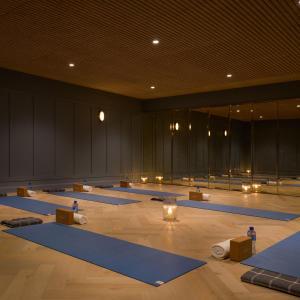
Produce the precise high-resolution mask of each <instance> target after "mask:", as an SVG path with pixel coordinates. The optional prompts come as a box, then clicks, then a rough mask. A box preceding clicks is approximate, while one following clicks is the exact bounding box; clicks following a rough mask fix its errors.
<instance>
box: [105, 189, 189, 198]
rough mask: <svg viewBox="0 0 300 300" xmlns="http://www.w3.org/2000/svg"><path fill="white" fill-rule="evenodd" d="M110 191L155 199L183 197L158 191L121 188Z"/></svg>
mask: <svg viewBox="0 0 300 300" xmlns="http://www.w3.org/2000/svg"><path fill="white" fill-rule="evenodd" d="M110 190H114V191H118V192H126V193H132V194H141V195H150V196H157V197H181V196H184V195H182V194H176V193H169V192H160V191H153V190H144V189H133V188H123V187H113V188H111V189H110Z"/></svg>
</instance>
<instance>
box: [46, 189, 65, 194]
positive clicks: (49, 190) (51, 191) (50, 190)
mask: <svg viewBox="0 0 300 300" xmlns="http://www.w3.org/2000/svg"><path fill="white" fill-rule="evenodd" d="M65 191H66V189H63V188H51V189H43V192H44V193H57V192H65Z"/></svg>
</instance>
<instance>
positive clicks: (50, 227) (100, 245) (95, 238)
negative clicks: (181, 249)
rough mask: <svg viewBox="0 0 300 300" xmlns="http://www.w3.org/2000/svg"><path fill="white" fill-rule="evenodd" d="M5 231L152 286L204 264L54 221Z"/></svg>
mask: <svg viewBox="0 0 300 300" xmlns="http://www.w3.org/2000/svg"><path fill="white" fill-rule="evenodd" d="M5 232H7V233H10V234H13V235H15V236H18V237H21V238H23V239H26V240H29V241H32V242H34V243H37V244H40V245H43V246H45V247H48V248H51V249H54V250H57V251H59V252H62V253H65V254H68V255H71V256H73V257H76V258H79V259H82V260H85V261H87V262H90V263H92V264H95V265H97V266H100V267H103V268H106V269H109V270H111V271H114V272H117V273H120V274H123V275H125V276H128V277H131V278H135V279H137V280H140V281H143V282H145V283H148V284H151V285H154V286H159V285H161V284H163V283H166V282H168V281H170V280H172V279H174V278H176V277H179V276H181V275H183V274H185V273H187V272H189V271H191V270H193V269H196V268H198V267H201V266H203V265H204V264H205V262H203V261H200V260H196V259H192V258H188V257H185V256H180V255H176V254H172V253H168V252H165V251H160V250H157V249H153V248H149V247H145V246H142V245H138V244H134V243H130V242H127V241H124V240H119V239H116V238H112V237H109V236H105V235H102V234H97V233H93V232H90V231H86V230H82V229H78V228H75V227H71V226H67V225H62V224H57V223H44V224H41V225H34V226H26V227H19V228H14V229H8V230H5Z"/></svg>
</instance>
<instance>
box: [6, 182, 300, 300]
mask: <svg viewBox="0 0 300 300" xmlns="http://www.w3.org/2000/svg"><path fill="white" fill-rule="evenodd" d="M146 188H151V189H158V190H159V189H163V190H166V191H174V192H180V193H185V194H187V193H188V191H189V190H190V188H188V187H179V186H159V185H148V186H147V187H146ZM94 192H95V193H101V194H106V195H115V196H120V197H124V198H126V197H129V196H130V198H132V199H138V200H142V202H141V203H137V204H131V205H125V206H113V205H106V204H101V203H95V202H88V201H80V207H81V208H83V209H84V214H85V215H87V216H88V219H89V223H88V224H86V225H83V226H81V228H82V229H85V230H90V231H94V232H99V233H103V234H106V235H110V236H113V237H118V238H121V239H125V240H128V241H131V242H135V243H139V244H143V245H146V246H151V247H154V248H158V249H162V250H166V251H170V252H173V253H177V254H182V255H186V256H189V257H193V258H198V259H201V260H205V261H206V262H208V264H207V265H205V266H204V267H202V268H199V269H196V270H194V271H192V272H190V273H188V274H185V275H184V276H181V277H180V278H177V279H175V280H173V281H171V282H169V283H167V284H165V285H163V286H160V287H158V288H156V287H152V286H150V285H147V284H144V283H142V282H139V281H137V280H134V279H131V278H128V277H126V276H123V275H120V274H117V273H114V272H112V271H109V270H106V269H103V268H100V267H97V266H94V265H92V264H89V263H86V262H84V261H81V260H79V259H75V258H72V257H70V256H67V255H65V254H62V253H59V252H56V251H53V250H50V249H48V248H45V247H43V246H39V245H36V244H34V243H31V242H28V241H25V240H23V239H20V238H17V237H14V236H11V235H8V234H6V233H4V232H2V231H0V299H1V300H39V299H43V300H71V299H72V300H77V299H78V300H79V299H80V300H95V299H105V300H117V299H118V300H127V299H128V300H150V299H151V300H152V299H155V300H156V299H157V300H160V299H161V300H169V299H172V300H183V299H189V300H201V299H205V300H210V299H224V300H225V299H230V300H235V299H245V300H246V299H247V300H252V299H255V300H258V299H259V300H267V299H272V300H284V299H292V298H293V296H289V295H285V294H283V293H279V292H276V291H272V290H269V289H266V288H261V287H256V286H253V285H249V284H244V283H242V282H241V281H240V276H241V275H242V274H243V273H244V272H246V271H247V270H249V269H250V268H249V267H246V266H243V265H241V264H239V263H235V262H231V261H229V260H226V261H217V260H215V259H213V258H212V257H211V255H210V246H211V245H212V244H213V243H216V242H219V241H222V240H225V239H228V238H232V237H235V236H239V235H244V234H245V232H246V230H247V227H248V226H249V225H254V226H255V228H256V231H257V236H258V241H257V250H258V251H261V250H263V249H265V248H266V247H269V246H271V245H272V244H274V243H276V242H277V241H279V240H281V239H283V238H285V237H287V236H289V235H291V234H293V233H294V232H296V231H299V230H300V219H298V220H294V221H290V222H282V221H274V220H268V219H261V218H254V217H247V216H240V215H233V214H226V213H222V212H213V211H206V210H197V209H190V208H184V207H180V208H179V212H178V214H179V215H178V217H179V221H178V222H176V223H174V224H168V223H166V222H164V221H162V209H161V203H158V202H153V201H150V200H149V199H150V197H149V196H142V195H135V194H132V195H131V194H127V193H120V192H113V191H106V190H100V189H96V190H94ZM209 193H211V194H212V198H211V202H215V203H226V204H233V205H240V206H248V207H255V208H264V209H269V210H276V211H285V212H294V213H300V198H296V197H295V198H293V197H289V196H277V195H264V194H252V195H243V194H241V193H239V192H229V191H221V190H209ZM36 198H38V199H40V200H42V201H48V202H53V203H62V204H65V205H71V203H72V200H71V199H69V198H64V197H57V196H53V195H47V194H43V193H39V194H38V195H37V196H36ZM25 216H36V217H41V216H40V215H35V214H33V213H28V212H25V211H21V210H17V209H13V208H9V207H5V206H0V219H1V220H3V219H6V218H9V219H10V218H15V217H25ZM42 218H43V219H44V221H45V222H49V221H53V220H54V217H53V216H51V217H42ZM4 228H5V227H3V226H2V227H0V229H2V230H3V229H4ZM145 272H146V270H145Z"/></svg>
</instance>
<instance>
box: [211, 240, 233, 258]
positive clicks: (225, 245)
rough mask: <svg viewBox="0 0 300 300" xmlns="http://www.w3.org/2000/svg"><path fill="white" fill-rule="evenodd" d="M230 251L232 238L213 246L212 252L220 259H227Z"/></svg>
mask: <svg viewBox="0 0 300 300" xmlns="http://www.w3.org/2000/svg"><path fill="white" fill-rule="evenodd" d="M229 252H230V239H229V240H226V241H224V242H221V243H218V244H214V245H213V246H212V247H211V254H212V256H213V257H215V258H218V259H225V258H227V257H228V256H229Z"/></svg>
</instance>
